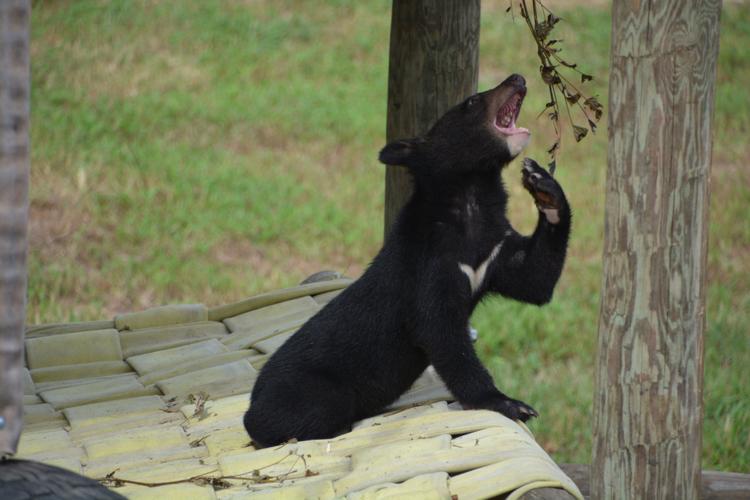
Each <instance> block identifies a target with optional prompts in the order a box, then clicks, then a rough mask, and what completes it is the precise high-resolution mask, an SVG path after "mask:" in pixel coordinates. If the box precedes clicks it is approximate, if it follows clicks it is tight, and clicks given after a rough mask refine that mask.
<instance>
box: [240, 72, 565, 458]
mask: <svg viewBox="0 0 750 500" xmlns="http://www.w3.org/2000/svg"><path fill="white" fill-rule="evenodd" d="M525 94H526V85H525V81H524V79H523V77H521V76H520V75H512V76H510V77H509V78H508V79H506V80H505V81H504V82H502V83H501V84H500V85H498V86H497V87H495V88H494V89H491V90H488V91H486V92H482V93H479V94H476V95H473V96H471V97H469V98H468V99H466V100H465V101H464V102H462V103H460V104H458V105H457V106H455V107H454V108H452V109H451V110H450V111H448V112H447V113H446V114H445V115H444V116H443V117H442V118H440V119H439V120H438V121H437V123H435V125H434V126H433V127H432V128H431V129H430V131H429V132H427V134H425V135H424V136H422V137H416V138H412V139H406V140H400V141H395V142H392V143H390V144H388V145H386V146H385V147H384V148H383V150H382V151H381V152H380V161H381V162H383V163H385V164H388V165H402V166H404V167H406V168H407V169H408V171H409V172H410V173H411V175H412V176H413V179H414V193H413V195H412V197H411V199H410V200H409V201H408V203H407V204H406V206H405V207H404V208H403V209H402V211H401V213H400V214H399V216H398V218H397V221H396V222H395V224H394V226H393V228H392V230H391V232H390V234H389V236H388V238H387V239H386V242H385V245H384V246H383V248H382V249H381V250H380V252H379V253H378V255H377V256H376V257H375V259H374V260H373V262H372V264H371V265H370V266H369V268H368V269H367V271H366V272H365V273H364V274H363V275H362V277H361V278H359V279H358V280H357V281H355V282H354V283H352V284H351V285H350V286H349V287H348V288H347V289H346V290H345V291H344V292H343V293H341V294H340V295H339V296H337V297H336V298H335V299H334V300H332V301H331V302H330V303H329V304H328V305H327V306H326V307H325V308H323V309H322V310H321V311H320V312H318V314H316V315H315V316H314V317H312V318H311V319H310V320H309V321H308V322H307V323H306V324H305V325H304V326H303V327H302V328H301V329H300V330H299V331H298V332H297V333H296V334H294V335H293V336H292V337H291V338H290V339H289V340H288V341H287V342H286V343H285V344H284V345H283V346H282V347H281V348H280V349H279V350H278V351H277V352H276V353H275V354H274V355H273V356H271V359H270V360H269V361H268V363H267V364H266V365H265V366H264V367H263V369H262V370H261V373H260V375H259V377H258V380H257V382H256V384H255V387H254V389H253V392H252V396H251V404H250V409H249V410H248V412H247V413H246V414H245V419H244V423H245V428H246V429H247V432H248V433H249V434H250V437H251V438H252V439H253V440H254V441H255V442H256V443H257V444H259V445H261V446H270V445H275V444H278V443H281V442H284V441H288V440H290V439H293V438H296V439H299V440H303V439H317V438H328V437H331V436H334V435H335V434H337V433H339V432H342V431H346V430H348V429H349V427H350V426H351V424H352V423H353V422H355V421H356V420H359V419H362V418H365V417H369V416H372V415H374V414H376V413H378V412H380V411H382V410H383V409H384V408H385V407H386V406H387V405H389V404H390V403H392V402H393V401H395V400H396V399H397V398H398V397H399V396H400V395H401V394H402V393H403V392H404V391H406V389H408V388H409V386H410V385H411V384H412V383H413V382H414V380H415V379H416V378H417V377H418V376H419V375H420V374H421V373H422V371H423V370H424V369H425V368H426V367H427V366H428V365H430V364H432V365H433V366H434V367H435V370H437V373H438V374H439V375H440V377H441V378H442V379H443V381H444V382H445V384H446V385H447V387H448V388H449V389H450V391H451V392H452V393H453V395H454V396H455V398H456V399H457V400H458V401H460V402H461V404H462V405H463V406H464V407H466V408H484V409H488V410H494V411H497V412H500V413H502V414H503V415H505V416H507V417H509V418H511V419H520V420H522V421H526V420H528V419H529V418H531V417H533V416H536V415H537V413H536V411H535V410H534V409H533V408H532V407H531V406H529V405H527V404H525V403H523V402H521V401H518V400H516V399H512V398H510V397H509V396H507V395H505V394H503V393H502V392H501V391H499V390H498V389H497V388H496V387H495V385H494V384H493V381H492V378H491V377H490V374H489V373H488V372H487V370H486V369H485V368H484V367H483V366H482V364H481V363H480V361H479V359H478V358H477V355H476V353H475V352H474V348H473V346H472V343H471V340H470V338H469V334H468V323H469V317H470V316H471V313H472V311H473V310H474V308H475V307H476V305H477V303H478V302H479V301H480V300H482V298H483V297H485V296H486V295H487V294H492V293H497V294H500V295H503V296H505V297H509V298H511V299H516V300H519V301H522V302H529V303H532V304H538V305H541V304H545V303H547V302H549V300H550V298H551V297H552V291H553V289H554V287H555V284H556V283H557V280H558V278H559V277H560V273H561V271H562V268H563V263H564V261H565V251H566V248H567V244H568V234H569V232H570V225H571V212H570V208H569V206H568V202H567V200H566V199H565V195H564V193H563V191H562V189H561V188H560V186H559V184H558V183H557V182H556V181H555V180H554V179H553V178H552V177H551V176H550V175H549V174H548V173H547V172H546V171H545V170H544V169H543V168H542V167H540V166H539V165H537V164H536V162H534V161H533V160H529V159H526V160H524V161H523V168H522V171H521V172H522V183H523V186H524V187H525V188H526V190H528V191H529V193H530V194H531V196H532V197H533V199H534V201H535V202H536V205H537V207H538V208H539V221H538V223H537V226H536V229H535V231H534V234H532V235H531V236H522V235H520V234H518V233H517V232H516V231H515V230H514V229H513V227H511V225H510V223H509V222H508V219H507V218H506V215H505V212H506V201H507V198H508V195H507V193H506V192H505V189H504V187H503V183H502V180H501V178H500V171H501V170H502V168H503V167H504V166H505V165H507V164H508V162H510V161H511V160H512V159H513V158H514V157H515V156H516V155H518V154H519V153H520V152H521V150H522V149H523V148H524V146H526V143H527V142H528V140H529V131H528V130H526V129H525V128H520V127H516V123H515V121H516V118H517V117H518V113H519V110H520V108H521V103H522V101H523V98H524V96H525Z"/></svg>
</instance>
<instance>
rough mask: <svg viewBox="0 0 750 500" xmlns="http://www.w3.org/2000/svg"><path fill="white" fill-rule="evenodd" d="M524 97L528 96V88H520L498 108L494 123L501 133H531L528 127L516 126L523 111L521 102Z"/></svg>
mask: <svg viewBox="0 0 750 500" xmlns="http://www.w3.org/2000/svg"><path fill="white" fill-rule="evenodd" d="M524 97H526V88H520V89H519V90H517V91H516V92H515V93H514V94H513V95H512V96H510V97H509V98H508V99H507V100H506V101H505V103H503V105H502V106H500V109H498V110H497V115H496V116H495V121H494V125H495V128H497V130H498V131H499V132H500V133H502V134H505V135H516V134H528V133H529V130H528V129H526V128H523V127H516V119H517V118H518V114H519V113H520V112H521V104H522V103H523V98H524Z"/></svg>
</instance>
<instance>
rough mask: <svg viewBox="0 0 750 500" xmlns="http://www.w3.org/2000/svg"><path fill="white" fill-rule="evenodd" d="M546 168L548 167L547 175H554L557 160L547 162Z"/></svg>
mask: <svg viewBox="0 0 750 500" xmlns="http://www.w3.org/2000/svg"><path fill="white" fill-rule="evenodd" d="M547 168H548V169H549V175H555V170H557V160H552V161H551V162H549V163H548V164H547Z"/></svg>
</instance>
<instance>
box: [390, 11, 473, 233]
mask: <svg viewBox="0 0 750 500" xmlns="http://www.w3.org/2000/svg"><path fill="white" fill-rule="evenodd" d="M479 14H480V0H461V1H456V0H394V1H393V13H392V18H391V48H390V56H389V57H390V60H389V69H388V123H387V130H386V138H387V140H388V141H392V140H395V139H402V138H409V137H414V136H416V135H420V134H423V133H425V132H426V131H427V130H428V128H429V127H430V126H431V125H432V124H433V123H434V122H435V121H436V120H437V119H438V118H439V117H440V116H441V115H442V114H443V113H445V112H446V111H447V110H448V109H449V108H450V107H451V106H453V105H455V104H457V103H458V102H460V101H461V100H462V99H463V98H465V97H466V96H469V95H471V94H473V93H475V92H476V90H477V78H478V74H479ZM411 189H412V187H411V179H410V178H409V176H408V174H407V173H406V172H405V171H404V169H403V167H397V166H388V167H387V168H386V176H385V234H386V235H387V234H388V231H389V229H390V227H391V224H392V223H393V221H394V219H395V218H396V215H398V212H399V210H401V207H402V206H403V205H404V203H406V201H407V200H408V198H409V195H410V194H411Z"/></svg>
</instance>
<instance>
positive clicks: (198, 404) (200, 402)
mask: <svg viewBox="0 0 750 500" xmlns="http://www.w3.org/2000/svg"><path fill="white" fill-rule="evenodd" d="M208 398H209V396H208V394H206V393H205V392H203V391H201V392H199V393H198V394H191V395H190V396H188V399H189V400H190V402H191V403H193V404H195V411H194V412H193V415H192V417H193V418H195V417H198V420H203V419H204V418H206V417H208V408H206V402H207V401H208Z"/></svg>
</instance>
